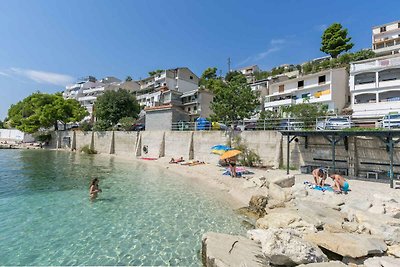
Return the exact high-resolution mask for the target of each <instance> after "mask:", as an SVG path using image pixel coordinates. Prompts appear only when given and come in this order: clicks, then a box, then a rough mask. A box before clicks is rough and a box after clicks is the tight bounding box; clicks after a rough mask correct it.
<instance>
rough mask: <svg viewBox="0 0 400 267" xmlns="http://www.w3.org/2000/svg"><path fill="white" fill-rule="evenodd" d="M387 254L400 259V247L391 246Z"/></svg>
mask: <svg viewBox="0 0 400 267" xmlns="http://www.w3.org/2000/svg"><path fill="white" fill-rule="evenodd" d="M387 253H388V254H389V255H392V256H394V257H396V258H400V245H394V246H389V247H388V251H387Z"/></svg>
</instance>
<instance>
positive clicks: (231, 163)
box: [228, 157, 237, 177]
mask: <svg viewBox="0 0 400 267" xmlns="http://www.w3.org/2000/svg"><path fill="white" fill-rule="evenodd" d="M228 164H229V170H230V171H231V176H232V177H237V174H236V157H232V158H229V159H228Z"/></svg>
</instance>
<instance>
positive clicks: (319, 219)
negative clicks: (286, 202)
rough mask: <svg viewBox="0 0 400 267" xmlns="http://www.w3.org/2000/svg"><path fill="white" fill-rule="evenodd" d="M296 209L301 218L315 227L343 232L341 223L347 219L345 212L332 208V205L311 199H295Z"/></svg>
mask: <svg viewBox="0 0 400 267" xmlns="http://www.w3.org/2000/svg"><path fill="white" fill-rule="evenodd" d="M295 204H296V209H297V211H298V214H300V215H301V218H302V219H303V220H304V221H306V222H308V223H311V224H314V226H315V227H316V228H317V229H321V230H322V229H324V230H328V231H330V232H345V230H344V229H343V227H342V225H343V223H344V222H345V221H346V220H347V216H346V214H344V213H342V212H340V211H338V210H336V209H334V206H330V205H326V204H324V203H315V202H311V201H298V200H295Z"/></svg>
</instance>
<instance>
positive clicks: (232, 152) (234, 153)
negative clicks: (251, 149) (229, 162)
mask: <svg viewBox="0 0 400 267" xmlns="http://www.w3.org/2000/svg"><path fill="white" fill-rule="evenodd" d="M240 153H242V151H240V150H236V149H234V150H228V151H226V152H225V153H224V154H222V156H221V159H229V158H233V157H234V156H237V155H239V154H240Z"/></svg>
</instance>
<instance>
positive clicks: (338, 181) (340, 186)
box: [329, 174, 349, 193]
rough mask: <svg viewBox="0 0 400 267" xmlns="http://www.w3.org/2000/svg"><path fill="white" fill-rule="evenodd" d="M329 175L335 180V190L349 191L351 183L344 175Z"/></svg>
mask: <svg viewBox="0 0 400 267" xmlns="http://www.w3.org/2000/svg"><path fill="white" fill-rule="evenodd" d="M329 177H331V178H332V180H333V182H334V183H335V184H334V185H333V189H334V190H335V192H338V193H339V192H340V193H342V192H345V193H346V192H347V191H349V183H348V182H347V181H346V179H344V178H343V177H342V176H340V175H339V174H331V175H330V176H329Z"/></svg>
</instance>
